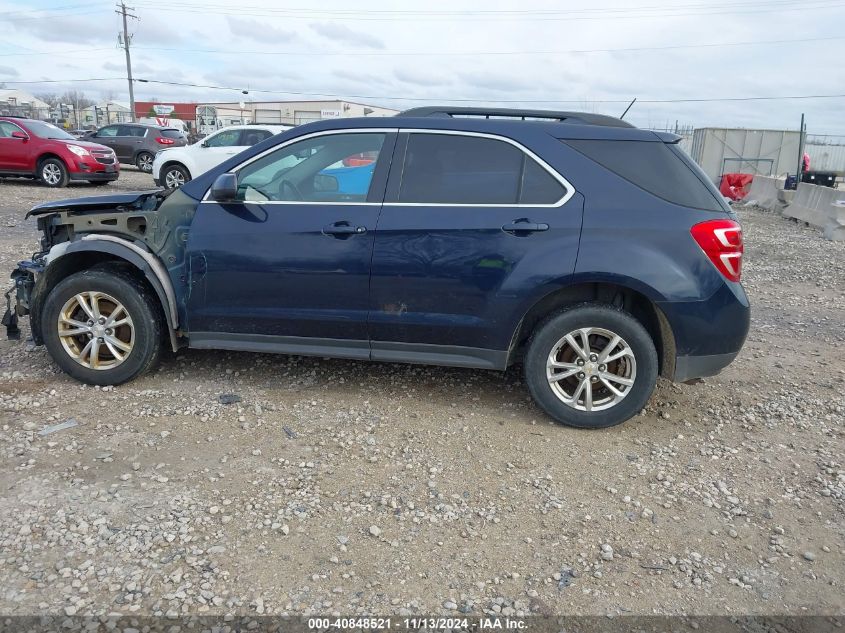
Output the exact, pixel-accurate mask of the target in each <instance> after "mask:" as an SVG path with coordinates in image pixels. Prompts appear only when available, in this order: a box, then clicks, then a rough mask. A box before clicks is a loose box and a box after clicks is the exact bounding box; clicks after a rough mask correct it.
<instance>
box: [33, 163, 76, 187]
mask: <svg viewBox="0 0 845 633" xmlns="http://www.w3.org/2000/svg"><path fill="white" fill-rule="evenodd" d="M50 163H52V164H54V165H58V167H59V169H61V171H62V178H61V180H59V182H57V183H56V184H55V185H52V184H50V183H49V182H47V181H46V180H44V167H45V166H46V165H47V164H50ZM38 180H39V181H41V184H42V185H44V186H45V187H50V188H53V189H61V188H62V187H66V186H67V183H68V182H69V181H70V175H69V173H68V169H67V165H65V164H64V162H63V161H62V160H60V159H58V158H45V159H44V160H42V161H41V162H40V163H38Z"/></svg>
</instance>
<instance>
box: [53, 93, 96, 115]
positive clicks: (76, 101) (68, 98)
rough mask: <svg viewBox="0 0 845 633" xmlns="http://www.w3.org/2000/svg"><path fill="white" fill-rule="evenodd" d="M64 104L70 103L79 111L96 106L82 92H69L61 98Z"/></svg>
mask: <svg viewBox="0 0 845 633" xmlns="http://www.w3.org/2000/svg"><path fill="white" fill-rule="evenodd" d="M61 102H62V103H70V104H72V105H73V107H74V108H76V109H77V110H82V109H84V108H87V107H88V106H91V105H94V103H95V102H94V101H93V100H92V99H89V98H88V97H87V96H85V93H84V92H82V91H81V90H68V91H67V92H65V93H63V94H62V96H61Z"/></svg>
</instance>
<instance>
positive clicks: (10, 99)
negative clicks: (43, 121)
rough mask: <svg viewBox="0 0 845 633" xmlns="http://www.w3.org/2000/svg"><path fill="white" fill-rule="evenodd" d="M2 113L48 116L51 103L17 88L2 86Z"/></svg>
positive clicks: (0, 91)
mask: <svg viewBox="0 0 845 633" xmlns="http://www.w3.org/2000/svg"><path fill="white" fill-rule="evenodd" d="M0 114H5V115H9V114H13V115H18V116H32V117H37V118H47V116H49V114H50V104H49V103H46V102H44V101H42V100H41V99H39V98H38V97H36V96H35V95H31V94H29V93H28V92H24V91H23V90H18V89H16V88H0Z"/></svg>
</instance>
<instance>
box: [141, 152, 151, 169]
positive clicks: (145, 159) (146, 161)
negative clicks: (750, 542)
mask: <svg viewBox="0 0 845 633" xmlns="http://www.w3.org/2000/svg"><path fill="white" fill-rule="evenodd" d="M138 169H140V170H141V171H146V172H150V171H152V170H153V157H152V156H150V155H149V154H141V156H140V157H139V158H138Z"/></svg>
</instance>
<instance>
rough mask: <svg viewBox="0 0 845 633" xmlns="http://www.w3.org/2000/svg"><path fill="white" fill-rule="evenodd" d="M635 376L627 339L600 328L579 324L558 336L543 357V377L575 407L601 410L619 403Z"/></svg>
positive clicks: (634, 367)
mask: <svg viewBox="0 0 845 633" xmlns="http://www.w3.org/2000/svg"><path fill="white" fill-rule="evenodd" d="M636 378H637V359H636V357H635V356H634V352H633V350H632V349H631V347H630V346H629V345H628V343H626V342H625V340H624V339H623V338H622V337H621V336H619V335H618V334H616V333H614V332H611V331H610V330H606V329H604V328H592V327H587V328H580V329H578V330H575V331H573V332H570V333H569V334H567V335H566V336H564V337H563V338H561V339H560V340H559V341H558V342H557V343H556V344H555V345H554V346H553V347H552V350H551V352H550V353H549V357H548V359H547V361H546V379H547V380H548V381H549V386H550V387H551V389H552V392H553V393H554V394H555V396H557V397H558V398H559V399H560V400H561V401H562V402H563V403H564V404H566V405H567V406H569V407H572V408H573V409H577V410H579V411H603V410H605V409H610V408H611V407H613V406H616V405H617V404H619V403H620V402H621V401H622V400H623V399H624V398H625V397H626V396H627V395H628V394H629V393H630V392H631V389H632V388H633V386H634V381H635V380H636Z"/></svg>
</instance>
